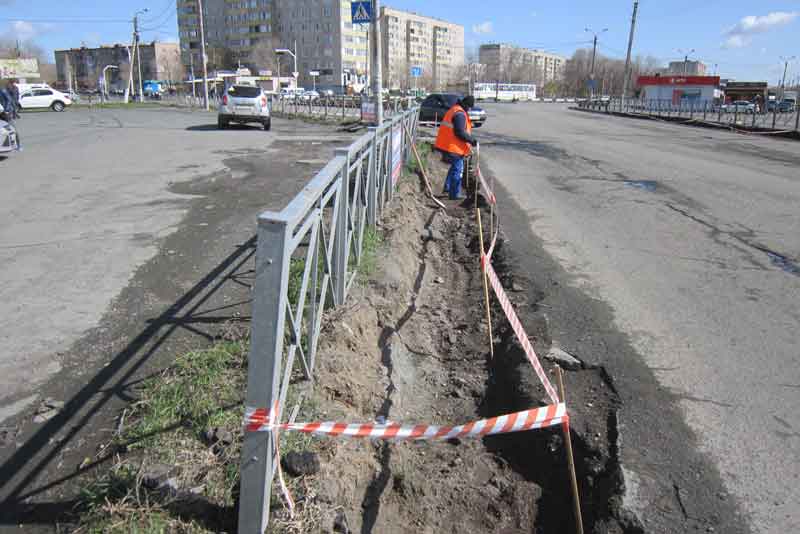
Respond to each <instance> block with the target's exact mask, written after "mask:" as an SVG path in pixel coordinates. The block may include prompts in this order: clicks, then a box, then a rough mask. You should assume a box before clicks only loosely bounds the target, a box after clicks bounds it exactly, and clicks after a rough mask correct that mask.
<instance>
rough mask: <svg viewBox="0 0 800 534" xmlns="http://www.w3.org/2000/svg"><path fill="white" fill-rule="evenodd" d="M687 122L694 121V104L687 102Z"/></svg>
mask: <svg viewBox="0 0 800 534" xmlns="http://www.w3.org/2000/svg"><path fill="white" fill-rule="evenodd" d="M689 120H694V102H689Z"/></svg>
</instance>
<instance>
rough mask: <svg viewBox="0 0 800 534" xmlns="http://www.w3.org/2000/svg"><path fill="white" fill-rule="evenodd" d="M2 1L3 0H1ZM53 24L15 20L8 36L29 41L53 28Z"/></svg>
mask: <svg viewBox="0 0 800 534" xmlns="http://www.w3.org/2000/svg"><path fill="white" fill-rule="evenodd" d="M0 2H2V0H0ZM53 28H55V26H54V25H53V24H43V23H31V22H27V21H25V20H15V21H13V22H12V23H11V28H10V30H9V31H8V32H6V36H8V37H11V38H12V39H19V40H20V41H28V40H30V39H33V38H34V37H37V36H39V35H41V34H43V33H47V32H49V31H51V30H53Z"/></svg>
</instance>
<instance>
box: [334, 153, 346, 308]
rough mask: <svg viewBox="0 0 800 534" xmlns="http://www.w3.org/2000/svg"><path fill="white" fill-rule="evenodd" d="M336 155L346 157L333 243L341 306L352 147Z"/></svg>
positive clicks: (336, 303) (336, 292)
mask: <svg viewBox="0 0 800 534" xmlns="http://www.w3.org/2000/svg"><path fill="white" fill-rule="evenodd" d="M334 155H335V156H337V157H338V156H341V157H343V158H344V159H345V163H344V169H343V170H342V177H341V182H340V184H339V205H338V212H337V216H336V217H337V218H336V236H335V237H334V245H333V266H332V268H333V273H331V276H332V277H333V305H334V306H341V305H342V304H344V299H345V296H346V294H345V293H346V291H347V241H348V239H347V234H348V229H349V227H350V222H349V221H348V218H349V214H350V209H349V205H350V149H348V148H337V149H336V150H335V151H334Z"/></svg>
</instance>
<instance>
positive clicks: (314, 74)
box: [308, 70, 319, 76]
mask: <svg viewBox="0 0 800 534" xmlns="http://www.w3.org/2000/svg"><path fill="white" fill-rule="evenodd" d="M308 75H309V76H319V71H318V70H312V71H311V72H309V73H308Z"/></svg>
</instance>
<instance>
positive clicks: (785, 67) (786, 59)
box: [780, 56, 797, 102]
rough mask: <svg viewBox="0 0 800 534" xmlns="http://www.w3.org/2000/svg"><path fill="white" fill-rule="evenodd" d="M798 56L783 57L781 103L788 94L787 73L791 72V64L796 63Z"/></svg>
mask: <svg viewBox="0 0 800 534" xmlns="http://www.w3.org/2000/svg"><path fill="white" fill-rule="evenodd" d="M796 57H797V56H792V57H784V56H781V59H782V60H783V78H781V98H780V102H783V95H784V94H785V93H786V71H787V70H789V62H790V61H794V60H795V58H796Z"/></svg>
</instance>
